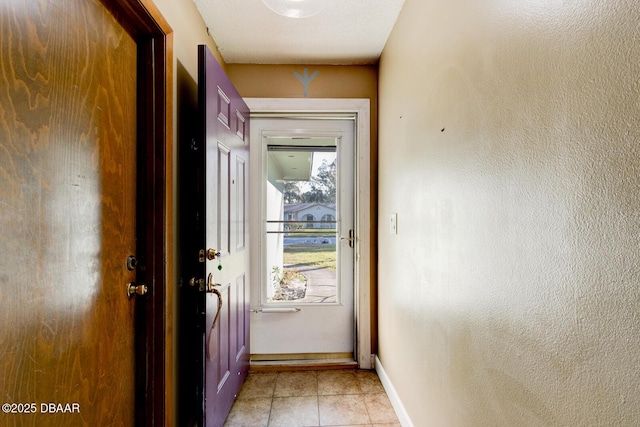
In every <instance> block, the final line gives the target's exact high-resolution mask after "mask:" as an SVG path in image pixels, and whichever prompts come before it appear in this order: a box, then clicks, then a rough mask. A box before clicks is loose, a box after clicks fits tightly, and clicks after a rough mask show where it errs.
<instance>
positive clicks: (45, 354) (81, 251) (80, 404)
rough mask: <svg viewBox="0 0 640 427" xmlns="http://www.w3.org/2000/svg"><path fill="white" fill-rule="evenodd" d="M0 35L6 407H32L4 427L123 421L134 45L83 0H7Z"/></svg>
mask: <svg viewBox="0 0 640 427" xmlns="http://www.w3.org/2000/svg"><path fill="white" fill-rule="evenodd" d="M0 33H1V34H2V37H1V42H0V43H1V45H0V49H1V51H2V54H1V57H0V58H1V59H0V71H1V73H0V242H2V243H1V244H2V253H3V255H2V257H0V323H1V324H2V327H1V328H0V360H1V363H0V396H2V398H0V403H9V404H13V403H15V404H16V405H17V404H26V403H35V404H36V407H35V412H36V413H35V414H13V413H9V414H6V413H0V425H21V426H23V425H47V426H56V425H65V426H66V425H124V426H131V425H133V424H134V422H135V415H134V414H135V408H134V405H135V394H134V393H135V390H134V389H135V374H134V373H135V368H136V366H135V364H136V357H135V349H134V346H135V343H134V311H135V305H136V304H139V301H137V300H136V299H133V300H128V299H127V298H126V296H125V285H126V283H127V282H130V281H135V279H136V275H135V272H131V271H128V270H127V268H126V267H125V260H126V257H127V256H128V255H129V254H135V253H136V208H137V206H136V173H137V171H136V164H137V161H136V143H137V126H136V119H137V111H136V96H137V81H136V78H137V77H136V69H137V61H138V52H137V46H136V42H135V40H133V39H132V38H131V36H130V35H129V34H128V33H127V32H126V31H124V30H123V28H122V27H121V26H120V24H118V22H116V20H115V19H114V18H113V16H112V15H111V14H110V13H109V12H108V11H107V10H106V9H105V8H104V7H103V6H102V5H101V4H100V3H99V2H97V1H90V0H75V1H65V2H64V6H61V5H60V3H58V2H53V1H37V2H25V1H23V0H4V1H3V2H2V5H0ZM140 301H141V300H140ZM47 403H56V404H58V403H59V404H62V405H65V404H76V405H77V406H71V407H70V409H72V410H74V409H76V408H77V409H79V412H78V411H75V410H74V411H73V412H71V413H56V414H51V413H42V412H43V408H44V407H43V406H42V404H47ZM63 407H64V406H63ZM23 408H24V407H23ZM16 409H17V410H18V409H19V408H16ZM47 409H49V408H47ZM47 412H50V411H47Z"/></svg>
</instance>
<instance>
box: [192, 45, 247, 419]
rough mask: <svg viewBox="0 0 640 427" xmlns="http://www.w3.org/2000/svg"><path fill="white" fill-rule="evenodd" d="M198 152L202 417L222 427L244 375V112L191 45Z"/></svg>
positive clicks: (220, 75) (218, 72)
mask: <svg viewBox="0 0 640 427" xmlns="http://www.w3.org/2000/svg"><path fill="white" fill-rule="evenodd" d="M198 67H199V74H198V104H199V107H198V108H199V110H200V117H201V121H203V122H204V123H203V124H202V125H203V126H204V129H202V130H203V132H204V148H205V158H206V160H205V172H204V181H205V183H204V192H205V249H206V251H205V257H204V261H203V262H204V264H205V280H206V285H205V286H204V289H205V297H204V298H205V322H204V325H203V326H204V329H203V331H204V336H203V339H204V353H205V354H204V371H205V372H204V387H203V388H204V399H205V401H204V418H205V423H206V425H207V426H222V424H223V423H224V420H225V418H226V417H227V414H228V413H229V410H230V409H231V405H232V404H233V401H234V399H235V397H236V396H237V394H238V392H239V391H240V388H241V387H242V384H243V382H244V380H245V378H246V377H247V373H248V370H249V240H248V238H249V234H248V233H249V209H248V208H249V203H248V196H249V109H248V107H247V105H246V104H245V103H244V101H243V100H242V98H241V97H240V95H239V94H238V92H237V91H236V89H235V88H234V87H233V85H232V84H231V82H230V81H229V79H228V78H227V76H226V75H225V73H224V71H223V70H222V68H221V67H220V65H219V64H218V62H217V61H216V59H215V57H214V56H213V54H212V53H211V52H210V51H209V49H208V48H207V47H206V46H198Z"/></svg>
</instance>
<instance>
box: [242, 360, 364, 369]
mask: <svg viewBox="0 0 640 427" xmlns="http://www.w3.org/2000/svg"><path fill="white" fill-rule="evenodd" d="M357 368H358V362H356V361H355V360H353V359H304V360H252V361H251V364H250V365H249V372H268V371H313V370H329V369H357Z"/></svg>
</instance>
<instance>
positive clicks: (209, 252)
mask: <svg viewBox="0 0 640 427" xmlns="http://www.w3.org/2000/svg"><path fill="white" fill-rule="evenodd" d="M219 256H220V251H216V250H215V249H207V259H208V260H209V261H213V260H214V259H216V258H217V257H219Z"/></svg>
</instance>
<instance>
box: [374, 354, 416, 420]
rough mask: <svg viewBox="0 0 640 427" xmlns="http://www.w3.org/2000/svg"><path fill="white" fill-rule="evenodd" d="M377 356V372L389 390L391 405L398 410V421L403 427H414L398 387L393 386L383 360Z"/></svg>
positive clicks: (383, 384)
mask: <svg viewBox="0 0 640 427" xmlns="http://www.w3.org/2000/svg"><path fill="white" fill-rule="evenodd" d="M375 358H376V372H377V374H378V378H380V382H381V383H382V387H384V390H385V391H386V392H387V396H389V400H390V401H391V406H393V409H394V410H395V411H396V415H397V416H398V421H400V425H401V426H402V427H413V422H411V418H409V414H408V413H407V410H406V409H405V408H404V405H403V404H402V401H401V400H400V396H398V393H397V392H396V389H395V388H394V387H393V384H392V383H391V379H390V378H389V376H388V375H387V373H386V372H385V370H384V368H383V367H382V362H380V359H378V356H376V357H375Z"/></svg>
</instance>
